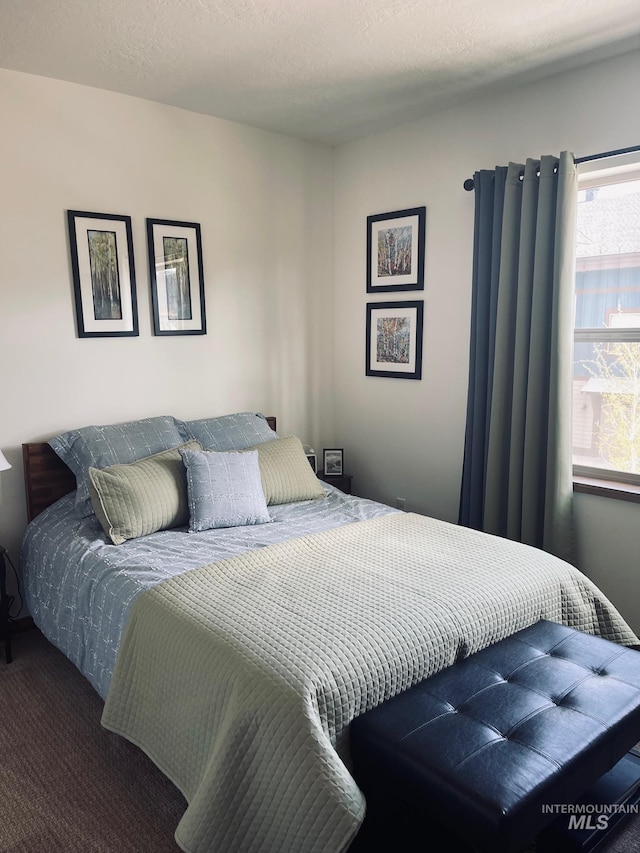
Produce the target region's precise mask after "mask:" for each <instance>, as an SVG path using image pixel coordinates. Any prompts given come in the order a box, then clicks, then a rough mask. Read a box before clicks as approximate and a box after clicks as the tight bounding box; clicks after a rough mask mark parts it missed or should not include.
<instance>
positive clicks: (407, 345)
mask: <svg viewBox="0 0 640 853" xmlns="http://www.w3.org/2000/svg"><path fill="white" fill-rule="evenodd" d="M423 322H424V302H423V300H422V299H419V300H415V301H414V300H403V301H398V302H368V303H367V331H366V375H367V376H385V377H388V378H390V379H421V378H422V329H423Z"/></svg>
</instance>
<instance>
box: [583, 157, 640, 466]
mask: <svg viewBox="0 0 640 853" xmlns="http://www.w3.org/2000/svg"><path fill="white" fill-rule="evenodd" d="M611 172H615V170H611V169H609V170H605V171H604V173H603V174H604V177H603V174H598V173H597V172H592V173H590V174H589V175H587V176H585V177H584V178H581V180H580V189H579V193H578V220H577V241H576V289H575V345H574V370H573V380H574V381H573V462H574V466H575V469H574V470H576V472H577V473H583V474H584V473H588V474H591V475H592V476H602V477H606V478H609V479H618V480H630V481H632V482H634V481H636V478H637V480H638V481H639V482H640V178H639V176H638V171H637V165H636V168H635V171H634V170H632V169H631V170H628V171H625V172H622V173H615V174H610V173H611ZM607 173H609V174H607ZM589 469H591V470H589Z"/></svg>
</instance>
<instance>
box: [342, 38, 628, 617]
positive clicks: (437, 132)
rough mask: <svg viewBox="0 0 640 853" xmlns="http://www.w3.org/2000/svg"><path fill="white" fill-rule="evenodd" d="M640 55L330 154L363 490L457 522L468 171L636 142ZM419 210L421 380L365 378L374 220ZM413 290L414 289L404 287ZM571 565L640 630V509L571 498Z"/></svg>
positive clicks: (348, 404) (346, 416)
mask: <svg viewBox="0 0 640 853" xmlns="http://www.w3.org/2000/svg"><path fill="white" fill-rule="evenodd" d="M638 79H640V53H638V52H636V53H633V54H626V55H624V56H622V57H618V58H616V59H612V60H608V61H606V62H600V63H597V64H593V65H591V66H588V67H586V68H583V69H580V70H578V71H573V72H568V73H565V74H562V75H558V76H556V77H553V78H548V79H547V80H544V81H542V82H538V83H536V84H533V85H529V86H527V87H522V88H519V89H514V90H513V91H503V92H502V93H500V94H497V95H493V96H491V97H484V98H479V99H477V100H476V101H475V102H470V103H467V104H466V105H463V106H459V107H457V108H456V109H451V110H449V111H443V112H441V113H439V114H436V115H434V116H432V117H431V118H429V119H425V120H421V121H416V122H413V123H411V124H407V125H404V126H401V127H398V128H397V129H395V130H393V131H389V132H387V133H384V134H379V135H376V136H371V137H368V138H366V139H363V140H359V141H356V142H353V143H349V144H347V145H344V146H342V147H340V148H339V149H337V151H336V156H335V219H334V223H335V266H334V269H335V293H336V297H335V327H334V333H335V397H334V402H335V412H336V422H335V435H336V440H337V442H338V446H344V447H345V448H346V452H345V459H346V460H347V467H348V468H349V470H350V471H351V472H352V473H353V474H354V475H355V479H354V485H355V488H356V490H357V491H358V492H359V493H360V494H364V495H366V496H368V497H372V498H375V499H379V500H382V501H385V502H388V503H391V504H393V503H394V502H395V499H396V498H397V497H402V498H404V499H405V500H406V502H407V503H406V506H407V509H409V510H414V511H417V512H423V513H427V514H429V515H434V516H436V517H439V518H443V519H446V520H451V521H454V520H455V519H456V518H457V511H458V497H459V489H460V476H461V469H462V456H463V442H464V427H465V414H466V393H467V379H468V377H467V371H468V347H469V317H470V303H471V289H470V282H471V266H472V242H473V207H474V202H473V195H472V194H470V193H467V192H465V191H464V190H463V188H462V184H463V181H464V180H465V179H466V178H468V177H471V176H472V175H473V173H474V172H475V171H476V170H477V169H485V168H493V167H494V166H495V165H497V164H506V163H507V162H509V160H515V161H518V162H523V160H524V158H526V157H539V156H540V155H541V154H550V153H551V154H553V153H558V152H560V151H561V150H564V149H567V150H570V151H573V152H574V154H575V155H576V156H578V157H580V156H586V155H590V154H594V153H597V152H600V151H607V150H611V149H616V148H622V147H625V146H629V145H636V144H639V143H640V114H639V113H638V111H637V110H636V109H634V108H633V105H634V104H635V103H636V100H637V91H636V90H637V81H638ZM422 204H426V206H427V236H426V273H425V291H424V301H425V325H424V363H423V379H422V380H421V381H419V382H416V381H408V380H399V379H387V378H373V377H366V376H365V373H364V362H365V354H364V337H365V304H366V302H367V301H374V300H376V299H380V300H383V299H386V298H393V296H394V295H395V294H390V295H389V294H384V295H381V296H378V295H377V294H376V295H374V297H373V299H368V298H367V294H366V291H365V281H366V267H365V226H366V217H367V216H368V215H369V214H375V213H382V212H386V211H393V210H398V209H402V208H407V207H414V206H418V205H422ZM407 296H408V298H414V297H415V294H411V295H407ZM576 514H577V535H578V547H579V555H578V557H579V565H580V567H581V568H582V569H583V570H584V571H585V572H586V573H587V574H590V575H591V576H592V577H594V579H597V581H598V583H599V584H600V585H601V587H602V588H603V590H604V591H605V592H607V593H608V594H609V595H611V596H612V598H613V599H614V601H615V603H616V604H617V605H618V607H619V608H620V609H621V611H622V612H623V613H624V614H625V615H626V617H627V618H628V619H629V620H630V621H631V622H632V623H633V625H634V627H635V629H636V630H640V595H638V591H637V578H636V575H635V572H636V570H637V568H638V554H639V553H640V524H639V523H638V522H639V521H640V507H639V506H638V505H637V504H624V503H622V502H620V501H611V500H605V499H602V498H593V497H590V496H586V495H580V496H579V499H578V500H577V501H576Z"/></svg>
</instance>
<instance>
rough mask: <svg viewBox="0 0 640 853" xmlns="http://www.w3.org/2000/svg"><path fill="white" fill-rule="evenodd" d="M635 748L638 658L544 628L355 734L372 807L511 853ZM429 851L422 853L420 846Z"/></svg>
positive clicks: (488, 652) (639, 723) (403, 697)
mask: <svg viewBox="0 0 640 853" xmlns="http://www.w3.org/2000/svg"><path fill="white" fill-rule="evenodd" d="M639 740H640V652H638V651H634V650H632V649H627V648H624V647H622V646H618V645H616V644H615V643H611V642H609V641H607V640H603V639H601V638H599V637H593V636H590V635H588V634H583V633H581V632H579V631H575V630H573V629H572V628H567V627H565V626H563V625H557V624H556V623H554V622H546V621H541V622H538V623H537V624H535V625H532V626H531V627H530V628H526V629H525V630H524V631H520V632H518V633H517V634H514V635H513V636H512V637H508V638H507V639H505V640H502V641H500V642H498V643H496V644H495V645H493V646H490V647H489V648H486V649H484V650H483V651H481V652H478V653H476V654H474V655H471V656H470V657H469V658H467V659H466V660H463V661H461V662H460V663H457V664H454V665H453V666H451V667H449V668H448V669H446V670H444V671H443V672H440V673H438V674H437V675H435V676H432V677H431V678H428V679H426V680H425V681H423V682H421V683H420V684H417V685H415V686H414V687H412V688H411V689H410V690H407V691H406V692H405V693H402V694H400V695H398V696H395V697H394V698H393V699H390V700H389V701H387V702H384V703H383V704H382V705H380V706H378V707H377V708H374V709H373V710H372V711H369V712H368V713H366V714H364V715H363V716H361V717H359V718H357V719H356V720H354V722H353V723H352V725H351V750H352V758H353V764H354V775H355V778H356V781H357V782H358V784H359V785H360V787H361V789H362V790H363V792H364V794H365V796H366V798H367V802H368V804H376V807H384V804H385V803H388V802H394V803H398V802H403V804H404V805H405V808H406V810H407V812H413V814H414V815H415V814H417V815H418V816H419V819H421V820H422V821H423V823H424V827H425V829H424V838H425V843H426V840H427V839H428V836H429V823H428V820H427V818H431V817H435V818H437V819H438V820H439V821H440V822H443V823H445V824H447V825H448V826H449V827H450V828H451V829H452V830H453V831H454V832H458V833H460V834H461V835H463V836H464V837H465V838H466V839H467V840H469V841H470V842H472V843H473V844H474V845H476V846H477V847H479V848H481V849H485V850H488V851H491V853H497V851H517V850H520V849H521V848H522V847H523V846H524V845H526V844H527V843H528V842H530V841H531V840H532V839H533V837H534V836H535V835H536V834H537V833H538V832H539V830H540V829H542V827H544V826H545V824H547V823H549V822H550V821H551V820H553V817H554V815H553V813H550V810H549V809H547V811H546V813H545V810H544V809H543V806H552V805H555V804H570V803H574V802H575V801H576V800H577V799H578V798H579V796H580V795H581V794H583V793H584V792H585V791H586V790H587V789H588V788H589V787H590V786H591V785H592V784H593V783H594V782H595V781H596V780H597V779H599V777H600V776H602V775H603V774H604V773H606V772H607V771H608V770H610V768H612V767H613V765H614V764H616V763H617V762H618V761H619V760H620V759H621V758H622V757H623V756H624V755H625V753H626V752H627V751H628V750H629V749H630V748H631V747H632V746H633V745H634V744H635V743H636V742H638V741H639ZM425 849H427V848H426V847H425Z"/></svg>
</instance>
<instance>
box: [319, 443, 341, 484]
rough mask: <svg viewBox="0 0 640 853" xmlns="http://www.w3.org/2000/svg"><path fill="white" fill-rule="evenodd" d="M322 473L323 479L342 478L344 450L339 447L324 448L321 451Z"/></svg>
mask: <svg viewBox="0 0 640 853" xmlns="http://www.w3.org/2000/svg"><path fill="white" fill-rule="evenodd" d="M322 472H323V474H324V476H325V477H342V475H343V474H344V450H343V449H342V448H341V447H326V448H325V449H324V450H323V451H322Z"/></svg>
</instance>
